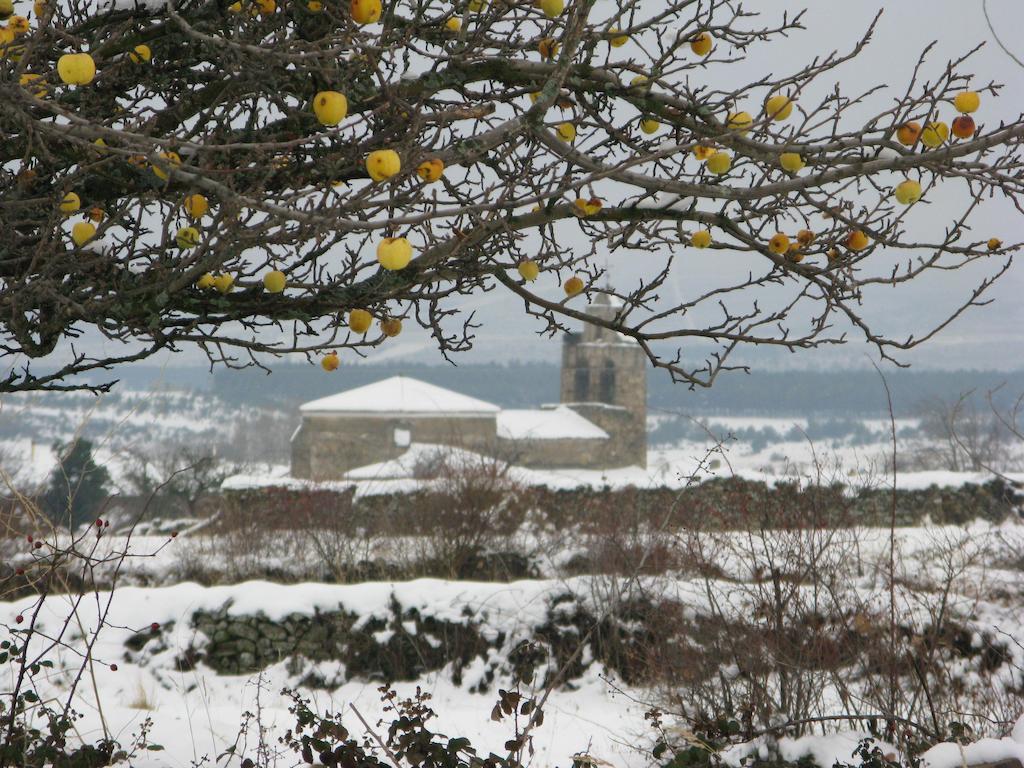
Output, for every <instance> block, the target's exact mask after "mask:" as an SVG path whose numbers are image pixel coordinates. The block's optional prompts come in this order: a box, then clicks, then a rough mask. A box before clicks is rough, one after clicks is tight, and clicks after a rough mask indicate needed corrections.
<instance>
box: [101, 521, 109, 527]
mask: <svg viewBox="0 0 1024 768" xmlns="http://www.w3.org/2000/svg"><path fill="white" fill-rule="evenodd" d="M103 527H104V528H109V527H110V521H109V520H105V521H104V522H103Z"/></svg>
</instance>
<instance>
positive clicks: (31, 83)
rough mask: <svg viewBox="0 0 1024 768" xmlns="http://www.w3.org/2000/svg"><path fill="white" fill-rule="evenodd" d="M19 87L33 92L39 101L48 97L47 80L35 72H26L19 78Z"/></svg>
mask: <svg viewBox="0 0 1024 768" xmlns="http://www.w3.org/2000/svg"><path fill="white" fill-rule="evenodd" d="M18 85H20V86H21V87H22V88H25V89H27V90H29V91H31V93H32V95H33V96H35V97H36V98H37V99H45V98H46V96H47V93H48V91H47V85H46V78H44V77H43V76H42V75H38V74H35V73H34V72H25V73H24V74H22V75H21V76H20V77H19V78H18Z"/></svg>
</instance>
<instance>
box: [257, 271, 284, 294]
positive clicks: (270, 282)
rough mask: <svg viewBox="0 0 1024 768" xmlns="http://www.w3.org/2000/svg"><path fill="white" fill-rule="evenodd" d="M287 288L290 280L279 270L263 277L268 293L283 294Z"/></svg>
mask: <svg viewBox="0 0 1024 768" xmlns="http://www.w3.org/2000/svg"><path fill="white" fill-rule="evenodd" d="M287 286H288V279H287V278H286V277H285V276H284V272H282V271H281V270H279V269H272V270H271V271H270V272H267V274H265V275H264V276H263V287H264V288H265V289H266V290H267V293H281V292H282V291H283V290H284V289H285V288H286V287H287Z"/></svg>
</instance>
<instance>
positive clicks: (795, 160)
mask: <svg viewBox="0 0 1024 768" xmlns="http://www.w3.org/2000/svg"><path fill="white" fill-rule="evenodd" d="M779 165H781V166H782V170H784V171H789V172H790V173H796V172H797V171H799V170H800V169H801V168H803V167H804V166H805V165H807V163H805V162H804V159H803V158H802V157H800V155H798V154H797V153H796V152H783V153H782V154H781V155H779Z"/></svg>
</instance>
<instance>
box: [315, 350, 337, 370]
mask: <svg viewBox="0 0 1024 768" xmlns="http://www.w3.org/2000/svg"><path fill="white" fill-rule="evenodd" d="M339 365H341V361H340V360H339V359H338V353H337V352H328V353H327V354H326V355H324V356H323V357H322V358H320V367H321V368H323V369H324V370H325V371H327V372H328V373H330V372H331V371H336V370H338V366H339Z"/></svg>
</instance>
